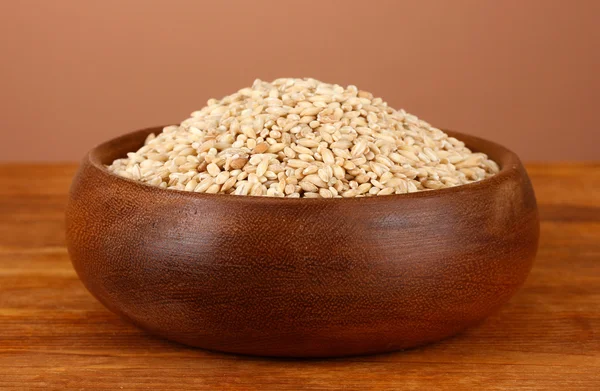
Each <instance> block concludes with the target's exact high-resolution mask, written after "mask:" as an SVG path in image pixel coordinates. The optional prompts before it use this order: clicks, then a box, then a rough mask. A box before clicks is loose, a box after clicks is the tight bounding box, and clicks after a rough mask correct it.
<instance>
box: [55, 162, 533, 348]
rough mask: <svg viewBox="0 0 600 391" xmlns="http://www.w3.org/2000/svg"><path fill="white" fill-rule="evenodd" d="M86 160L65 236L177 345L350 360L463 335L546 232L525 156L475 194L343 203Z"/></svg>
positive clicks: (102, 286)
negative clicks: (160, 182)
mask: <svg viewBox="0 0 600 391" xmlns="http://www.w3.org/2000/svg"><path fill="white" fill-rule="evenodd" d="M90 156H91V155H88V157H87V158H86V159H84V161H83V164H82V166H81V168H80V170H79V172H78V174H77V176H76V177H75V179H74V181H73V185H72V189H71V194H70V202H69V205H68V210H67V244H68V249H69V252H70V255H71V259H72V262H73V265H74V267H75V269H76V271H77V273H78V275H79V276H80V278H81V280H82V281H83V282H84V284H85V286H86V287H87V288H88V289H89V291H90V292H91V293H93V295H94V296H95V297H96V298H98V300H100V301H101V302H102V303H103V304H104V305H105V306H106V307H108V308H109V309H111V310H112V311H114V312H116V313H117V314H119V315H121V316H123V317H125V318H127V319H128V320H130V321H131V322H133V323H134V324H136V325H138V326H140V327H142V328H144V329H147V330H149V331H150V332H152V333H155V334H158V335H161V336H163V337H166V338H168V339H171V340H174V341H178V342H182V343H185V344H189V345H193V346H199V347H203V348H208V349H214V350H221V351H227V352H236V353H244V354H257V355H270V356H303V357H307V356H342V355H352V354H364V353H375V352H383V351H391V350H396V349H402V348H407V347H412V346H416V345H420V344H424V343H427V342H431V341H435V340H439V339H441V338H444V337H447V336H450V335H452V334H455V333H457V332H459V331H461V330H463V329H464V328H466V327H468V326H469V325H472V324H474V323H476V322H479V321H481V320H482V319H483V318H485V317H486V316H487V315H489V314H490V313H492V312H493V311H494V310H496V309H497V308H498V307H499V306H501V305H502V304H503V303H505V302H506V301H507V300H508V299H509V298H510V297H511V296H512V295H513V293H514V292H515V291H516V290H517V288H518V287H519V286H520V285H521V284H522V283H523V282H524V280H525V278H526V276H527V274H528V272H529V270H530V268H531V265H532V261H533V259H534V257H535V253H536V249H537V241H538V235H539V222H538V214H537V207H536V202H535V197H534V194H533V190H532V187H531V184H530V182H529V179H528V177H527V174H526V172H525V170H524V169H523V167H522V166H521V165H520V163H519V162H517V163H516V166H515V167H514V169H512V170H511V172H510V175H504V176H502V177H499V178H498V179H497V180H494V181H493V183H491V184H490V185H489V186H472V187H469V189H468V191H467V189H465V190H464V191H452V192H446V191H434V192H430V194H426V195H423V196H421V195H418V196H414V197H412V196H410V195H409V196H406V197H405V196H402V195H400V196H381V197H374V198H357V199H345V200H329V201H327V200H288V199H265V198H261V199H257V198H254V197H236V196H222V195H221V196H220V195H204V196H202V195H199V194H193V193H184V192H178V191H167V190H163V189H158V188H154V187H150V186H145V185H140V184H138V183H134V182H132V181H129V180H124V179H122V178H118V177H116V176H114V175H112V174H110V173H108V172H107V171H106V170H103V169H101V168H99V167H98V165H97V164H95V163H94V162H93V161H92V160H93V156H92V157H90Z"/></svg>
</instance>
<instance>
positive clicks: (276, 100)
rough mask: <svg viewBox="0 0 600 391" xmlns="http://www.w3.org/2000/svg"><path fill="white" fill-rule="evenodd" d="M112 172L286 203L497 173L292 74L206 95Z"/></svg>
mask: <svg viewBox="0 0 600 391" xmlns="http://www.w3.org/2000/svg"><path fill="white" fill-rule="evenodd" d="M108 169H109V170H110V171H112V172H113V173H115V174H117V175H120V176H123V177H126V178H130V179H134V180H137V181H140V182H144V183H147V184H149V185H153V186H159V187H162V188H167V189H176V190H185V191H195V192H200V193H212V194H235V195H250V196H270V197H289V198H299V197H300V198H341V197H343V198H350V197H365V196H374V195H377V196H384V195H390V194H403V193H412V192H416V191H425V190H433V191H435V190H437V189H444V188H447V187H453V186H460V185H464V184H467V183H471V182H475V181H480V180H482V179H485V178H488V177H490V176H493V175H494V174H497V173H498V171H499V167H498V165H497V164H496V163H495V162H494V161H492V160H491V159H489V158H488V157H487V156H486V155H485V154H483V153H476V152H472V151H471V150H469V149H468V148H467V147H466V146H465V144H464V143H463V142H461V141H460V140H457V139H456V138H454V137H449V136H448V135H447V134H446V133H444V132H443V131H441V130H440V129H437V128H434V127H432V126H431V125H430V124H428V123H427V122H425V121H423V120H420V119H419V118H417V117H415V116H414V115H412V114H409V113H407V112H405V111H404V110H395V109H393V108H391V107H389V106H388V105H387V103H386V102H384V101H383V100H382V99H381V98H375V97H373V95H372V94H371V93H369V92H367V91H361V90H358V88H356V87H355V86H352V85H351V86H347V87H346V88H344V87H342V86H339V85H336V84H327V83H322V82H320V81H317V80H315V79H288V78H282V79H277V80H274V81H273V82H270V83H269V82H264V81H261V80H256V81H255V82H254V84H253V85H252V87H247V88H243V89H241V90H239V91H238V92H236V93H234V94H232V95H229V96H226V97H224V98H223V99H221V100H218V99H210V100H209V101H208V102H207V105H206V106H205V107H203V108H202V109H200V110H198V111H195V112H193V113H192V115H191V117H190V118H188V119H186V120H184V121H183V122H182V123H181V124H180V125H172V126H167V127H165V128H164V129H163V131H162V133H159V134H156V135H154V134H151V135H149V136H148V137H147V138H146V141H145V143H144V146H143V147H142V148H140V149H139V150H138V151H136V152H131V153H128V154H127V157H126V158H122V159H117V160H115V161H114V162H113V163H112V164H111V165H109V166H108Z"/></svg>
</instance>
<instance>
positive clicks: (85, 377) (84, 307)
mask: <svg viewBox="0 0 600 391" xmlns="http://www.w3.org/2000/svg"><path fill="white" fill-rule="evenodd" d="M75 169H76V166H75V165H16V164H15V165H12V164H9V165H0V389H2V390H4V389H13V390H29V389H38V388H39V389H42V388H43V389H47V390H53V389H56V390H60V389H90V390H92V389H98V390H100V389H110V390H115V389H116V390H119V389H148V390H267V389H273V390H303V389H306V390H338V389H344V390H354V389H357V390H358V389H360V390H367V389H373V390H462V389H464V390H481V389H486V390H600V163H599V164H591V163H590V164H553V165H542V164H537V165H529V166H528V171H529V173H530V175H531V179H532V181H533V184H534V187H535V190H536V194H537V198H538V203H539V206H540V214H541V218H542V225H541V241H540V249H539V252H538V257H537V260H536V263H535V265H534V268H533V270H532V273H531V275H530V277H529V279H528V280H527V282H526V284H525V286H524V287H523V288H522V289H521V290H520V291H519V292H518V293H517V295H516V296H515V297H514V298H513V299H512V300H511V301H510V302H509V303H508V304H507V305H505V306H504V307H503V308H502V309H501V310H500V312H498V313H497V314H496V315H493V316H492V317H490V318H488V319H487V320H486V321H485V322H483V323H482V324H480V325H479V326H477V327H475V328H473V329H470V330H468V331H466V332H464V333H463V334H461V335H459V336H457V337H454V338H451V339H448V340H446V341H443V342H440V343H437V344H434V345H429V346H426V347H422V348H418V349H413V350H409V351H404V352H397V353H392V354H385V355H377V356H366V357H353V358H344V359H328V360H290V359H288V360H280V359H265V358H255V357H243V356H236V355H228V354H220V353H215V352H208V351H204V350H200V349H192V348H187V347H184V346H181V345H178V344H175V343H170V342H167V341H163V340H160V339H158V338H155V337H153V336H150V335H148V334H146V333H145V332H143V331H141V330H139V329H137V328H135V327H133V326H131V325H129V324H128V323H126V322H124V321H122V320H121V319H119V318H118V317H117V316H116V315H113V314H112V313H111V312H109V311H108V310H106V309H104V307H102V305H101V304H99V303H98V302H97V301H96V300H95V299H94V298H93V297H92V296H91V295H90V294H89V293H88V292H87V291H86V290H85V288H84V287H83V285H82V284H81V283H80V282H79V280H78V279H77V276H76V274H75V272H74V271H73V268H72V267H71V263H70V261H69V257H68V254H67V252H66V250H65V246H64V223H63V219H64V213H63V211H64V207H65V202H66V195H67V191H68V188H69V184H70V180H71V178H72V176H73V174H74V172H75Z"/></svg>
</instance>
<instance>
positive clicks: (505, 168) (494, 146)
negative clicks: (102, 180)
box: [82, 125, 522, 205]
mask: <svg viewBox="0 0 600 391" xmlns="http://www.w3.org/2000/svg"><path fill="white" fill-rule="evenodd" d="M165 126H170V125H163V126H153V127H149V128H143V129H139V130H136V131H133V132H129V133H125V134H122V135H120V136H117V137H115V138H112V139H109V140H107V141H104V142H102V143H100V144H97V145H96V146H95V147H93V148H92V149H91V150H89V151H88V152H87V153H86V155H85V156H84V158H83V164H82V167H83V166H84V165H85V163H89V166H90V167H92V168H93V169H95V170H96V171H97V172H98V173H99V174H100V175H103V176H105V177H107V178H109V180H113V181H117V183H119V184H121V185H123V186H128V187H131V188H133V189H138V190H139V191H146V192H147V191H150V192H154V193H158V194H164V195H168V194H172V195H178V196H183V197H187V198H189V199H193V200H206V201H209V200H210V201H218V200H223V201H227V202H232V201H236V202H238V201H239V202H250V203H265V204H279V203H285V204H288V205H291V204H301V205H307V204H309V203H310V204H314V203H340V202H343V203H351V202H382V201H390V200H397V201H401V200H409V199H421V198H423V199H431V198H437V197H443V196H448V195H452V194H454V195H460V194H461V193H466V192H470V191H477V190H482V189H485V188H489V187H493V186H496V185H499V184H501V183H504V182H505V181H507V180H509V179H510V178H515V177H516V176H519V170H520V168H521V166H522V163H521V161H520V159H519V157H518V156H517V154H516V153H514V152H513V151H511V150H510V149H508V148H506V147H504V146H503V145H500V144H498V143H496V142H493V141H490V140H486V139H484V138H480V137H477V136H472V135H469V134H466V133H461V132H456V131H453V130H447V129H441V130H442V131H443V132H445V133H447V134H448V135H449V136H450V137H455V138H457V139H458V140H460V141H463V142H464V143H465V145H466V146H467V147H468V148H469V149H471V150H472V151H476V152H482V153H485V154H486V155H488V157H491V156H490V155H494V157H493V160H494V161H495V162H496V163H497V164H498V165H499V166H500V171H499V172H498V174H496V175H494V176H492V177H489V178H485V179H482V180H480V181H477V182H472V183H468V184H466V185H459V186H454V187H448V188H444V189H437V190H426V191H417V192H414V193H404V194H389V195H384V196H373V197H349V198H330V199H326V198H289V197H265V196H250V195H246V196H238V195H233V194H207V193H197V192H192V191H185V190H177V189H164V188H161V187H158V186H153V185H149V184H146V183H144V182H140V181H136V180H133V179H129V178H124V177H121V176H119V175H116V174H115V173H113V172H111V171H109V170H108V168H107V167H106V166H105V164H104V163H102V161H101V159H100V156H99V155H100V153H101V152H108V151H110V150H113V149H114V145H118V144H120V143H122V142H123V141H125V140H132V139H137V138H139V139H140V141H141V143H143V142H144V140H145V138H146V136H147V135H148V134H150V133H160V132H161V131H162V129H163V128H164V127H165ZM473 143H475V144H477V147H475V148H473V147H472V144H473ZM142 145H143V144H141V145H140V147H138V148H141V146H142ZM481 147H483V148H481ZM490 150H491V153H490Z"/></svg>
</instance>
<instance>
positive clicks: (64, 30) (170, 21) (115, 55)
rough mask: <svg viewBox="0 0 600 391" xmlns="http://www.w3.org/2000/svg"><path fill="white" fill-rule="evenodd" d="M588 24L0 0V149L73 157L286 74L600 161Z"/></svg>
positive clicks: (437, 7) (528, 147) (518, 12)
mask: <svg viewBox="0 0 600 391" xmlns="http://www.w3.org/2000/svg"><path fill="white" fill-rule="evenodd" d="M599 20H600V1H596V0H589V1H586V0H571V1H567V0H564V1H559V0H501V1H496V0H471V1H469V0H439V1H430V0H424V1H377V0H369V1H362V0H345V1H327V0H320V1H318V0H316V1H307V0H295V1H284V0H279V1H257V0H247V1H183V0H170V1H167V0H165V1H150V0H148V1H142V0H139V1H133V0H110V1H108V0H103V1H84V0H53V1H51V0H38V1H32V0H21V1H9V0H0V56H1V61H0V108H1V109H0V132H2V139H1V142H0V160H5V161H11V160H20V161H26V160H37V161H39V160H52V161H69V160H78V159H79V158H80V157H81V156H82V155H83V153H84V152H85V151H86V150H87V149H89V148H90V147H91V146H93V145H94V144H95V143H98V142H100V141H102V140H104V139H107V138H109V137H113V136H115V135H118V134H121V133H124V132H128V131H131V130H134V129H137V128H142V127H147V126H151V125H158V124H165V123H173V122H178V121H180V120H182V119H184V118H186V117H187V115H188V114H189V113H190V112H192V111H193V110H195V109H198V108H200V107H202V106H203V105H204V103H205V101H206V100H207V99H208V98H209V97H221V96H223V95H226V94H229V93H232V92H233V91H235V90H237V89H238V88H241V87H244V86H248V85H250V84H251V83H252V81H253V80H254V79H255V78H257V77H258V78H261V79H265V80H270V79H274V78H277V77H287V76H294V77H305V76H311V77H315V78H318V79H321V80H323V81H328V82H335V83H340V84H356V85H358V86H359V87H360V88H362V89H366V90H370V91H372V92H374V93H375V94H376V95H379V96H381V97H383V98H384V99H385V100H387V101H388V102H389V103H390V104H391V105H392V106H393V107H396V108H400V107H402V108H405V109H406V110H407V111H409V112H411V113H413V114H416V115H418V116H420V117H422V118H423V119H425V120H427V121H429V122H431V123H432V124H434V125H436V126H438V127H446V128H453V129H457V130H461V131H464V132H469V133H473V134H477V135H481V136H484V137H487V138H490V139H492V140H495V141H498V142H500V143H503V144H505V145H507V146H509V147H511V148H513V149H514V150H516V151H517V152H518V153H519V154H520V155H521V156H522V157H523V159H524V160H528V161H532V160H538V161H539V160H567V159H577V160H584V159H585V160H591V159H599V158H600V153H598V152H597V151H598V148H599V144H598V143H599V141H600V136H599V133H600V130H599V129H598V126H597V123H598V121H599V119H598V116H597V115H596V114H597V113H598V112H600V22H599Z"/></svg>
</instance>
